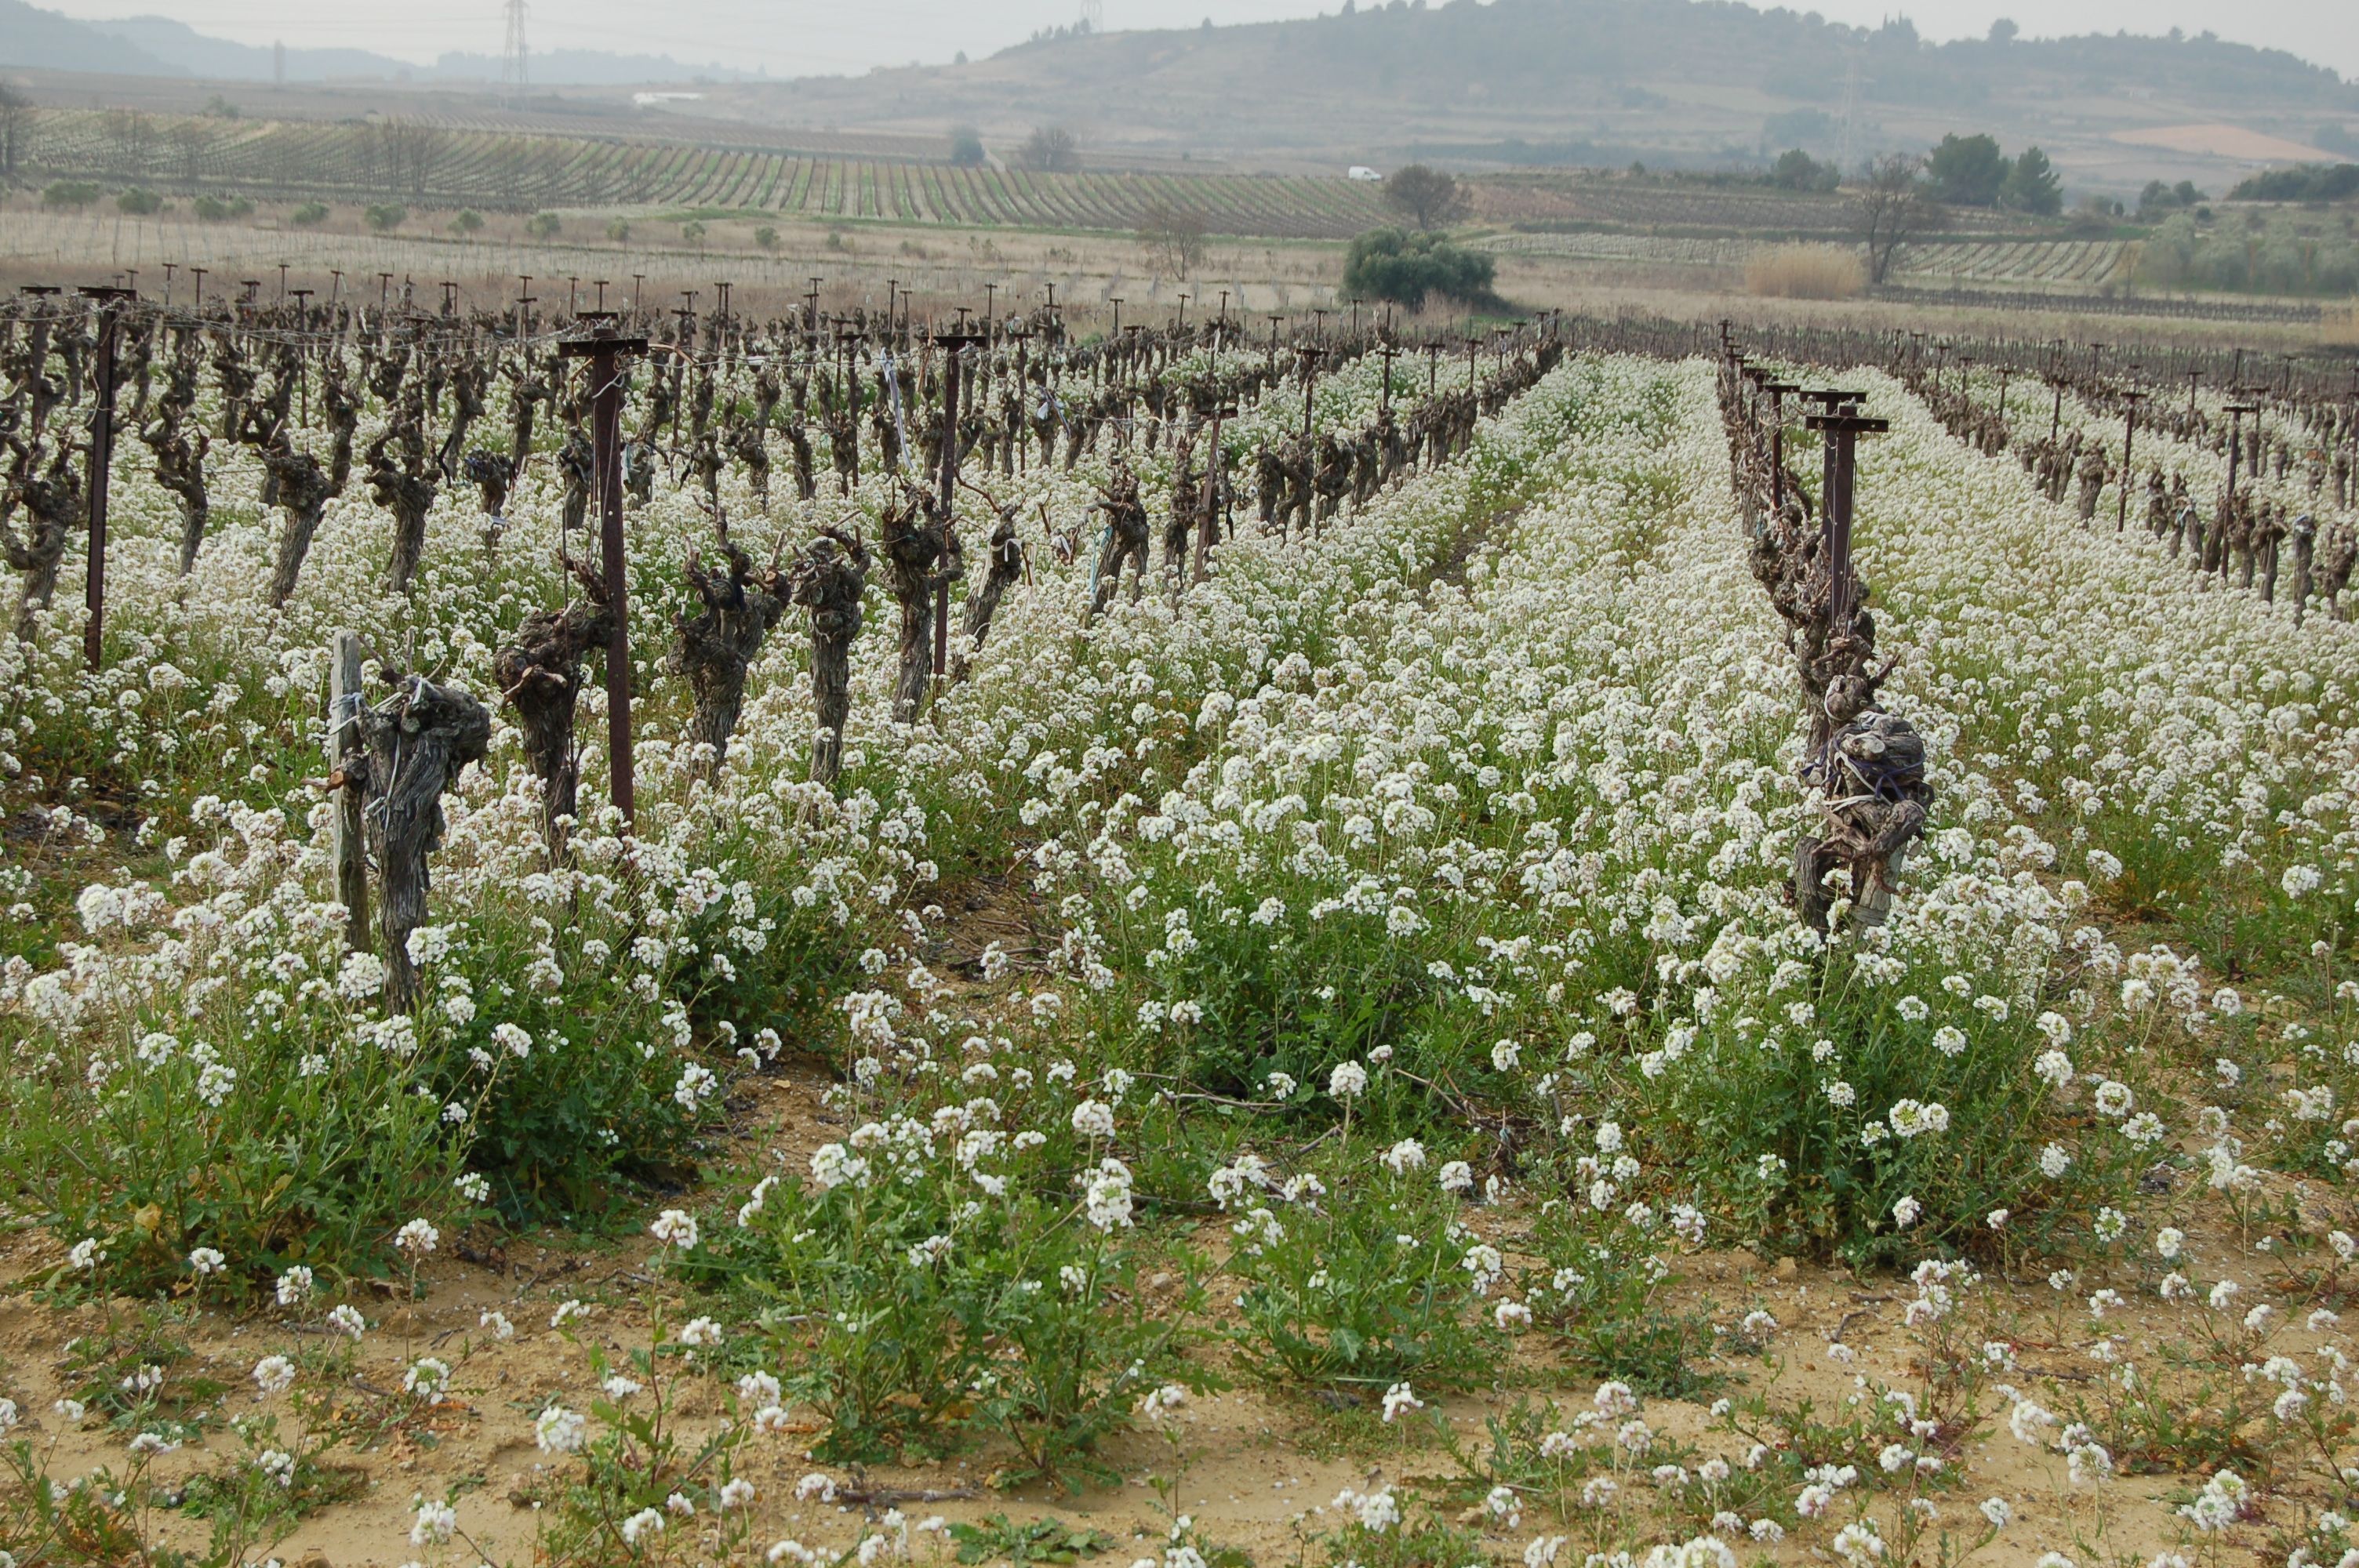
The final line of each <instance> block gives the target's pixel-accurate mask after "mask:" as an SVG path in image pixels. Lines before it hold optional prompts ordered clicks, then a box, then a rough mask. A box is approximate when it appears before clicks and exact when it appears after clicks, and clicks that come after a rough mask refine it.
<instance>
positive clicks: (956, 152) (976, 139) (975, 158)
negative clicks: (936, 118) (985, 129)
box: [951, 125, 984, 168]
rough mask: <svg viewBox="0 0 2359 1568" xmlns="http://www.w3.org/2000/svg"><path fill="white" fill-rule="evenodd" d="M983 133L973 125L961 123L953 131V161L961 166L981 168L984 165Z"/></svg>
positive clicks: (955, 164) (956, 165) (957, 165)
mask: <svg viewBox="0 0 2359 1568" xmlns="http://www.w3.org/2000/svg"><path fill="white" fill-rule="evenodd" d="M983 161H984V158H983V133H982V132H981V131H978V130H976V129H975V128H974V127H973V125H960V126H958V127H957V128H955V129H954V130H952V131H951V164H952V165H954V166H955V167H957V168H981V167H982V166H983Z"/></svg>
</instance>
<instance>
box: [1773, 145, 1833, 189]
mask: <svg viewBox="0 0 2359 1568" xmlns="http://www.w3.org/2000/svg"><path fill="white" fill-rule="evenodd" d="M1769 182H1770V183H1771V184H1772V185H1777V186H1782V187H1784V188H1785V189H1788V190H1832V189H1834V188H1835V187H1836V186H1837V185H1840V184H1841V183H1842V182H1843V176H1842V174H1841V173H1840V172H1839V171H1838V170H1837V169H1836V168H1835V166H1834V165H1833V164H1832V163H1821V162H1820V161H1819V160H1818V159H1816V158H1814V157H1811V156H1810V154H1808V153H1806V152H1804V151H1803V150H1802V149H1801V148H1799V147H1788V148H1787V149H1786V150H1785V151H1784V152H1782V153H1779V154H1778V155H1777V163H1776V164H1774V165H1773V166H1771V168H1770V170H1769Z"/></svg>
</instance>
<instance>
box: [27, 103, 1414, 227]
mask: <svg viewBox="0 0 2359 1568" xmlns="http://www.w3.org/2000/svg"><path fill="white" fill-rule="evenodd" d="M24 157H25V161H26V163H27V164H28V165H30V166H31V167H32V168H36V169H39V170H42V171H45V172H47V173H49V174H58V175H74V176H79V177H100V178H113V179H117V180H124V181H145V182H148V183H152V184H158V185H163V186H166V187H169V188H177V189H207V190H221V191H238V192H244V193H246V194H251V195H267V196H278V197H286V198H307V199H309V198H316V199H320V200H339V199H342V200H371V201H375V200H393V201H405V202H415V203H417V204H419V205H423V206H440V207H458V206H473V207H485V208H495V209H503V210H510V211H532V210H538V209H542V208H560V207H594V206H613V205H620V206H654V207H669V208H721V209H731V210H742V211H757V212H764V213H776V214H777V215H779V216H782V217H788V218H805V219H820V220H826V219H846V220H857V219H877V220H885V221H890V222H904V223H953V224H974V225H984V226H1005V227H1020V228H1027V229H1116V230H1119V229H1134V228H1136V227H1138V225H1139V222H1140V220H1141V218H1142V217H1143V216H1144V215H1145V214H1147V212H1148V211H1151V210H1152V209H1154V208H1156V207H1158V206H1162V207H1165V208H1168V209H1169V210H1172V211H1181V212H1189V213H1193V214H1196V215H1198V216H1200V217H1201V218H1202V219H1203V220H1204V222H1205V223H1206V225H1207V226H1208V227H1209V228H1210V229H1211V230H1212V232H1216V233H1230V234H1251V235H1261V236H1268V237H1271V238H1277V239H1342V238H1347V237H1349V236H1350V235H1353V234H1354V233H1357V232H1360V231H1361V230H1364V229H1367V228H1370V227H1373V226H1375V225H1377V224H1380V223H1383V222H1386V221H1387V219H1386V212H1385V211H1384V209H1383V206H1382V203H1381V201H1380V200H1379V199H1378V197H1377V195H1376V193H1375V191H1373V190H1371V189H1369V188H1368V187H1367V186H1365V185H1360V184H1354V183H1353V182H1351V181H1349V180H1343V179H1322V178H1305V177H1299V176H1266V177H1265V176H1253V175H1211V176H1193V177H1191V176H1172V175H1157V174H1140V173H1112V172H1109V173H1092V172H1083V173H1078V174H1038V173H1033V172H1030V171H1027V170H1017V169H1009V170H1005V171H1003V170H998V169H991V168H952V167H951V166H949V165H947V164H927V163H913V162H896V161H885V160H876V159H864V158H845V157H811V156H807V155H803V154H799V153H791V152H780V151H762V150H757V149H737V150H733V149H725V148H706V147H699V146H688V145H685V144H680V143H669V144H648V143H635V142H624V141H606V140H597V139H592V138H587V137H566V136H548V135H516V134H515V133H512V132H498V131H487V130H480V129H469V128H465V127H463V126H448V125H432V124H412V125H401V126H396V127H392V128H388V127H386V126H384V125H373V124H318V123H298V122H276V121H240V120H214V119H190V120H174V121H168V122H163V121H156V120H145V121H141V122H139V123H138V124H131V123H130V122H129V121H127V120H126V118H125V116H122V115H120V114H103V113H99V112H80V111H55V112H50V113H47V114H42V115H41V116H40V117H39V118H38V121H37V122H36V124H35V126H34V129H33V133H32V135H31V136H30V137H29V138H28V143H27V146H26V148H25V152H24Z"/></svg>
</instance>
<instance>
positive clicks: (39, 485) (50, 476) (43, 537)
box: [0, 445, 84, 641]
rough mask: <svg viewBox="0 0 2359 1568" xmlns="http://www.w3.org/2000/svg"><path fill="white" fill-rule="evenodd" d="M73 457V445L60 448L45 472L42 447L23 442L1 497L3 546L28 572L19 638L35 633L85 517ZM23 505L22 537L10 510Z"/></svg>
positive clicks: (21, 594) (19, 607)
mask: <svg viewBox="0 0 2359 1568" xmlns="http://www.w3.org/2000/svg"><path fill="white" fill-rule="evenodd" d="M69 458H70V452H69V449H66V448H62V447H61V448H60V449H59V450H58V454H57V458H56V460H55V461H53V462H52V463H51V464H50V465H49V472H48V473H47V474H42V473H41V472H40V471H39V469H38V465H39V462H40V451H39V449H38V447H36V448H31V449H27V448H25V447H23V446H21V445H20V446H18V447H17V449H16V470H17V471H16V474H15V475H14V476H13V477H12V478H11V479H10V481H9V484H8V492H7V495H6V496H5V501H0V548H5V551H6V554H7V557H8V565H9V566H10V567H11V568H14V569H15V570H16V571H17V572H18V573H20V574H21V575H22V578H23V580H22V581H21V582H19V583H18V584H17V587H16V636H17V639H18V640H19V641H29V640H30V639H31V637H32V635H33V619H34V617H35V616H37V615H38V614H39V613H40V612H41V611H44V610H47V609H48V608H49V600H50V598H51V597H52V596H53V595H54V594H55V593H56V592H57V587H58V565H59V563H60V561H62V560H64V559H65V554H66V545H67V542H68V541H70V540H71V538H72V537H73V534H74V526H75V524H77V523H79V522H81V521H82V518H83V514H84V506H83V502H82V473H81V470H80V469H79V468H77V467H76V466H75V465H74V464H73V463H71V461H70V460H69ZM18 505H21V506H22V507H23V508H24V509H25V531H24V536H23V537H22V538H19V537H18V536H17V533H16V528H15V527H14V526H12V525H11V524H10V520H9V518H8V515H7V513H8V510H9V509H10V508H13V507H15V506H18Z"/></svg>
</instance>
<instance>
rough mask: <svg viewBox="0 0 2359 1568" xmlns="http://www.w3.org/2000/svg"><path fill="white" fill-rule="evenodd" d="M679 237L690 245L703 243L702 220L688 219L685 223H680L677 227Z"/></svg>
mask: <svg viewBox="0 0 2359 1568" xmlns="http://www.w3.org/2000/svg"><path fill="white" fill-rule="evenodd" d="M679 237H680V238H681V239H682V240H685V241H686V242H688V243H690V244H691V245H701V244H702V243H704V222H703V220H701V219H699V218H690V220H689V221H688V222H685V223H682V224H681V225H680V226H679Z"/></svg>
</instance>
